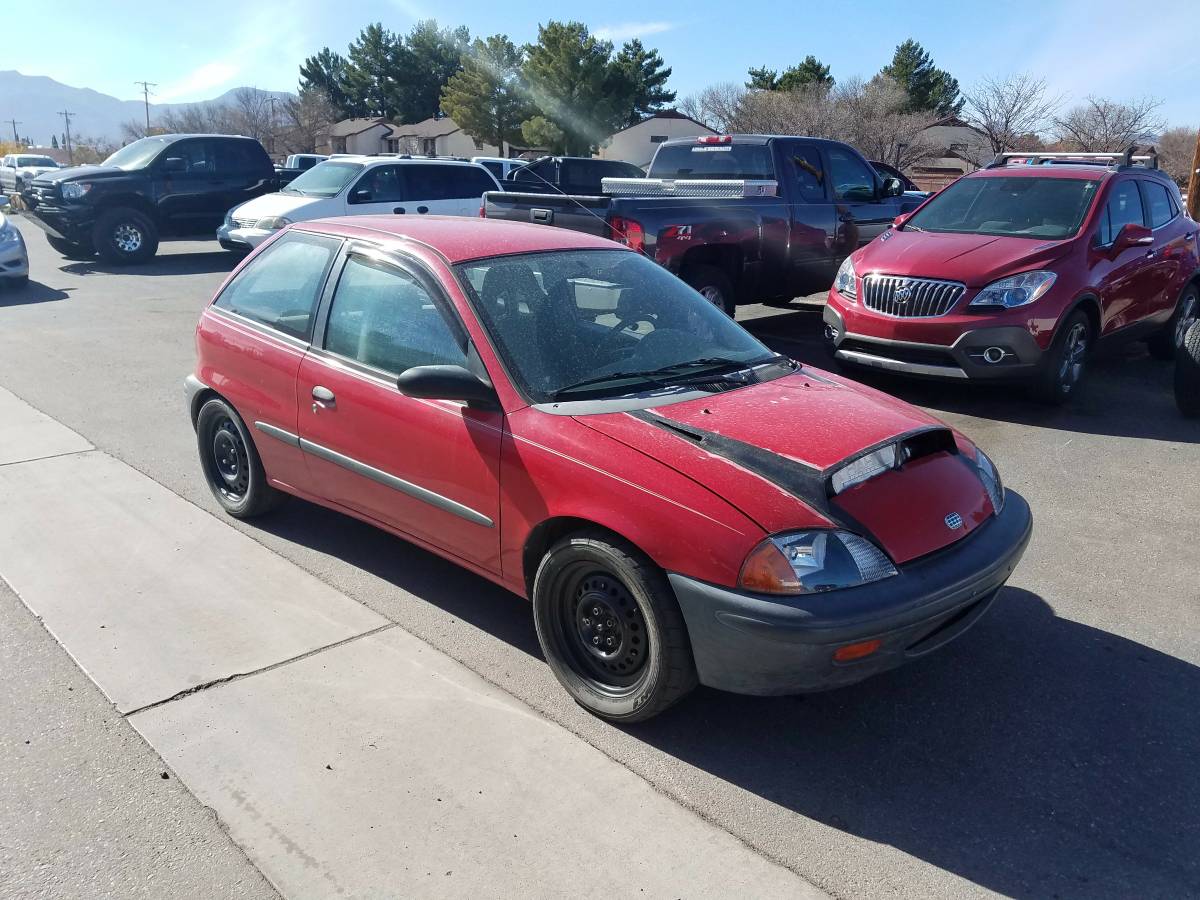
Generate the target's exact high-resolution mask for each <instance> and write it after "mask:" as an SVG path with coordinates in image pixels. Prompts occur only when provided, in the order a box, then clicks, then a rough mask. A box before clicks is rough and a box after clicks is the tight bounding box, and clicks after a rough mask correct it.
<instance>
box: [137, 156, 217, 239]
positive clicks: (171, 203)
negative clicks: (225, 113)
mask: <svg viewBox="0 0 1200 900" xmlns="http://www.w3.org/2000/svg"><path fill="white" fill-rule="evenodd" d="M218 143H219V142H218V141H214V140H210V139H207V138H191V139H188V140H183V141H176V142H175V143H173V144H171V145H170V146H168V147H167V148H166V150H164V151H163V153H162V154H161V155H160V156H159V157H158V159H157V160H155V162H154V178H155V182H156V184H157V186H158V190H159V198H160V199H159V211H160V212H161V213H162V216H163V218H164V219H165V220H166V221H167V222H168V223H169V224H170V226H171V230H172V231H174V232H175V233H178V234H196V233H200V232H207V231H212V230H214V229H215V228H216V227H217V226H218V225H220V224H221V221H222V220H223V219H224V217H225V212H226V211H227V210H228V209H229V208H230V207H229V206H228V205H226V193H225V189H224V188H225V186H224V183H223V182H222V181H221V179H220V176H219V175H218V172H217V145H218Z"/></svg>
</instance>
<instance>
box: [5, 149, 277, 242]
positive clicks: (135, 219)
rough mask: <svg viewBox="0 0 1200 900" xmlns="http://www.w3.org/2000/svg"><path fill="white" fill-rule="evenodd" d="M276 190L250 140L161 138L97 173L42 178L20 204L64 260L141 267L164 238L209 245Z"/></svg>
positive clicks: (77, 170)
mask: <svg viewBox="0 0 1200 900" xmlns="http://www.w3.org/2000/svg"><path fill="white" fill-rule="evenodd" d="M278 187H279V185H278V179H277V178H276V175H275V169H274V167H273V166H272V165H271V159H270V157H269V156H267V152H266V150H264V149H263V147H262V145H261V144H260V143H259V142H258V141H256V140H254V139H253V138H247V137H235V136H231V135H223V134H164V135H156V136H154V137H147V138H142V139H141V140H140V141H134V142H133V143H132V144H129V145H128V146H125V147H122V148H121V149H120V150H118V151H117V152H116V153H114V154H113V155H112V156H110V157H109V158H108V159H106V160H105V161H104V164H103V165H100V166H75V167H73V168H69V169H58V170H55V171H51V172H46V173H44V174H42V175H39V176H38V177H37V178H36V179H34V181H33V182H32V184H29V185H28V186H27V187H26V189H25V190H24V192H22V195H21V196H22V199H23V200H24V201H25V204H26V206H27V208H28V217H29V218H30V220H32V222H33V223H34V224H35V225H37V226H38V227H39V228H41V229H42V230H43V231H45V232H46V238H47V240H49V241H50V246H52V247H53V248H54V249H55V250H57V251H58V252H60V253H62V254H63V255H64V256H71V257H74V256H80V255H82V256H90V255H91V254H92V253H99V254H100V256H101V257H102V258H103V259H105V260H107V261H109V262H113V263H137V262H143V261H145V260H147V259H150V258H151V257H153V256H154V254H155V253H156V252H157V251H158V239H159V236H160V235H175V236H182V235H196V234H203V235H204V236H205V237H211V236H212V234H213V232H215V231H216V229H217V226H218V225H220V224H221V222H222V221H223V220H224V218H225V213H226V211H227V210H229V209H232V208H233V207H235V206H237V205H238V204H240V203H244V202H245V201H247V200H251V199H253V198H254V197H257V196H259V195H260V194H267V193H270V192H272V191H275V190H278Z"/></svg>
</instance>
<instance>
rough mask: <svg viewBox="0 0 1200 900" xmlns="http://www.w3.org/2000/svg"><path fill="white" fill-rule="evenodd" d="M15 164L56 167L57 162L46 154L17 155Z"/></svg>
mask: <svg viewBox="0 0 1200 900" xmlns="http://www.w3.org/2000/svg"><path fill="white" fill-rule="evenodd" d="M17 166H37V167H39V168H40V167H44V168H47V169H57V168H58V163H56V162H55V161H54V160H52V159H51V158H50V157H48V156H18V157H17Z"/></svg>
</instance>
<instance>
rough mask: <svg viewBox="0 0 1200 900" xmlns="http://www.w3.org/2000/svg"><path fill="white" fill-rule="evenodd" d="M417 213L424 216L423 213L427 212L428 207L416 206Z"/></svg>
mask: <svg viewBox="0 0 1200 900" xmlns="http://www.w3.org/2000/svg"><path fill="white" fill-rule="evenodd" d="M417 212H419V213H421V215H424V214H425V213H427V212H429V207H428V206H418V207H417Z"/></svg>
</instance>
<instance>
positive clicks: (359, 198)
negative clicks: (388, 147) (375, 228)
mask: <svg viewBox="0 0 1200 900" xmlns="http://www.w3.org/2000/svg"><path fill="white" fill-rule="evenodd" d="M406 168H407V167H406V166H402V165H399V164H397V163H392V164H390V165H377V166H368V167H367V168H366V169H364V170H363V173H362V174H361V175H359V176H358V180H357V181H355V182H354V184H352V185H351V186H350V190H349V191H348V192H347V194H346V214H347V215H351V216H391V215H405V214H406V213H408V212H416V209H415V207H414V208H412V209H410V207H413V206H414V205H413V204H412V203H410V202H409V201H408V188H407V176H406V174H405V169H406Z"/></svg>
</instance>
